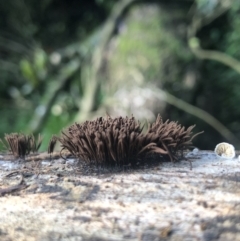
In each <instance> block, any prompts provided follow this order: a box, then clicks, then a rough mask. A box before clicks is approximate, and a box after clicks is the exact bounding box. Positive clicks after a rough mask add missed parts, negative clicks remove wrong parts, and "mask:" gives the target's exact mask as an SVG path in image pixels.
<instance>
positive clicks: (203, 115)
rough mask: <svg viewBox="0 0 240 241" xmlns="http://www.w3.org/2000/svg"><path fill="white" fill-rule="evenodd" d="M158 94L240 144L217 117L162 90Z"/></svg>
mask: <svg viewBox="0 0 240 241" xmlns="http://www.w3.org/2000/svg"><path fill="white" fill-rule="evenodd" d="M157 93H158V94H157V97H158V98H160V99H163V100H164V101H166V102H167V103H169V104H171V105H173V106H175V107H177V108H178V109H181V110H183V111H185V112H188V113H189V114H191V115H194V116H196V117H198V118H199V119H201V120H203V121H205V122H206V123H208V124H209V125H210V126H212V127H213V128H214V129H215V130H216V131H217V132H219V133H220V134H221V135H222V136H223V137H225V138H226V139H227V140H228V141H229V142H235V143H239V142H240V141H239V140H238V139H237V138H236V137H235V135H234V134H233V133H232V132H231V131H230V130H228V129H227V128H226V127H225V126H224V125H223V124H222V123H221V122H220V121H218V120H217V119H216V118H215V117H213V116H212V115H210V114H209V113H208V112H206V111H204V110H202V109H200V108H198V107H196V106H193V105H191V104H189V103H187V102H185V101H183V100H181V99H179V98H177V97H175V96H173V95H171V94H169V93H168V92H166V91H163V90H161V89H158V90H157Z"/></svg>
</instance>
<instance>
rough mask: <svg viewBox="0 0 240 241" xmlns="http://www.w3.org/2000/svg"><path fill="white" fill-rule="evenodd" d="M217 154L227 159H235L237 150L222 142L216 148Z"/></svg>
mask: <svg viewBox="0 0 240 241" xmlns="http://www.w3.org/2000/svg"><path fill="white" fill-rule="evenodd" d="M214 151H215V153H216V154H217V155H218V156H220V157H223V158H226V159H233V158H234V157H235V148H234V146H233V145H231V144H229V143H226V142H222V143H219V144H218V145H217V146H216V147H215V150H214Z"/></svg>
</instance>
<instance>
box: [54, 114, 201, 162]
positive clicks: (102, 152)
mask: <svg viewBox="0 0 240 241" xmlns="http://www.w3.org/2000/svg"><path fill="white" fill-rule="evenodd" d="M193 128H194V126H190V127H189V128H185V127H183V126H181V125H180V124H178V123H177V122H173V121H168V120H167V121H166V122H163V120H162V118H161V117H160V115H158V117H157V119H156V121H155V122H154V123H153V124H150V123H149V124H148V130H147V131H146V133H143V126H141V123H140V122H139V121H136V120H135V118H134V117H131V118H128V117H126V118H123V117H118V118H114V119H113V118H111V117H107V118H106V119H104V118H102V117H100V118H98V119H96V120H94V121H86V122H84V123H83V124H78V123H75V124H74V125H72V126H70V127H69V128H68V129H67V130H66V131H63V132H62V135H61V137H58V138H57V139H58V141H59V142H60V143H61V147H62V150H67V151H69V152H70V153H71V154H72V155H73V156H75V157H77V158H79V159H80V160H83V161H85V162H88V163H95V164H97V165H102V164H104V165H111V166H113V165H114V166H123V165H131V166H135V165H137V164H139V162H141V161H144V159H146V158H147V157H148V156H149V155H152V154H155V155H156V154H157V156H159V157H160V158H164V157H165V159H168V160H171V161H173V162H174V161H177V160H179V158H180V157H182V156H183V152H184V151H185V150H186V149H189V148H190V147H192V140H193V138H194V137H196V136H197V135H198V134H200V133H198V134H196V135H193V136H192V129H193Z"/></svg>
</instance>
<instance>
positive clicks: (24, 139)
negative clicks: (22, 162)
mask: <svg viewBox="0 0 240 241" xmlns="http://www.w3.org/2000/svg"><path fill="white" fill-rule="evenodd" d="M5 140H6V144H5V143H4V142H3V141H2V143H3V144H4V146H5V147H6V148H7V149H8V150H9V151H10V152H12V154H13V155H14V156H15V157H20V158H24V157H25V156H26V155H28V154H30V153H31V152H32V153H36V152H37V151H38V149H39V148H40V146H41V144H42V137H41V136H40V135H39V136H38V140H36V139H35V138H34V136H33V135H24V134H22V133H11V134H5Z"/></svg>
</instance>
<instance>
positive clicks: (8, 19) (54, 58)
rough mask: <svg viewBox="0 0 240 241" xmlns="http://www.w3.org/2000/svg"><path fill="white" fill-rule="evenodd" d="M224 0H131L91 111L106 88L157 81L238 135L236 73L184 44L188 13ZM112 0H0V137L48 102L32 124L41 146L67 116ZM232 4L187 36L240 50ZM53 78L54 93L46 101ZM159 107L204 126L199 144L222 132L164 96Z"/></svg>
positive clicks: (26, 128)
mask: <svg viewBox="0 0 240 241" xmlns="http://www.w3.org/2000/svg"><path fill="white" fill-rule="evenodd" d="M223 1H224V0H223ZM223 1H221V0H216V1H210V0H190V1H178V0H171V1H165V0H159V1H140V2H139V1H137V2H136V3H135V6H133V7H132V8H131V9H130V11H129V12H126V13H125V15H123V16H121V18H120V19H118V23H117V24H116V29H115V32H114V33H113V34H112V40H113V41H112V42H111V41H110V44H109V47H108V48H107V51H106V56H104V63H103V66H102V69H101V73H100V74H99V81H101V86H100V87H99V89H98V92H97V97H96V103H95V105H94V110H93V111H96V113H98V112H97V111H98V110H100V109H101V108H103V106H104V101H105V99H106V97H108V96H112V95H114V93H115V92H116V91H117V90H118V89H119V88H121V87H122V86H127V85H133V86H135V85H136V86H140V87H143V86H147V85H148V84H155V85H156V86H157V87H159V88H163V89H164V90H166V91H168V92H170V93H171V94H174V95H175V96H177V97H178V98H180V99H183V100H185V101H186V102H188V103H191V104H193V105H195V106H198V107H200V108H202V109H203V110H206V111H208V112H209V113H211V114H212V115H213V116H215V117H216V118H217V119H219V120H220V121H221V122H222V123H224V124H225V125H226V127H228V128H229V129H230V130H231V131H232V132H234V134H236V136H237V137H238V138H239V139H240V123H239V122H238V119H239V117H240V109H239V108H238V103H239V101H240V91H239V89H240V81H239V74H238V73H236V72H234V71H233V70H232V69H230V68H228V67H226V66H223V65H222V64H221V63H218V62H214V61H210V60H200V59H197V58H196V56H194V55H193V54H192V52H191V51H190V49H189V46H188V27H189V26H190V25H191V23H192V19H193V15H194V14H195V16H201V17H202V18H208V17H209V16H212V15H214V14H215V12H216V11H217V9H218V7H219V6H220V5H221V4H222V2H223ZM116 2H119V1H115V0H90V1H83V0H82V1H81V0H71V1H69V0H58V1H57V0H41V1H32V0H25V1H19V0H11V1H2V2H0V15H1V19H2V21H0V29H1V31H0V78H1V81H0V115H1V122H0V137H3V135H4V133H11V132H20V131H22V132H26V133H28V132H31V131H32V126H33V125H35V124H36V123H37V121H38V119H41V117H42V116H43V115H44V113H45V111H46V110H47V107H48V103H49V102H50V103H51V106H50V108H49V112H48V116H47V117H48V118H47V120H46V122H45V123H44V125H43V126H42V127H41V128H40V131H41V133H42V134H43V135H44V137H45V138H44V143H43V147H42V150H45V149H46V146H47V143H48V140H49V138H50V137H51V135H52V134H58V133H59V132H60V130H61V129H62V128H63V127H66V126H67V125H69V124H71V122H73V121H75V119H74V118H75V116H76V114H77V113H79V112H81V110H80V106H81V105H80V102H81V101H82V99H81V98H82V96H83V95H84V90H85V89H86V86H87V85H88V84H89V83H88V80H89V76H90V75H91V71H92V69H91V68H92V59H91V55H92V54H93V53H94V50H95V48H96V47H97V46H98V45H99V44H100V41H101V36H100V34H99V33H101V26H102V24H104V21H105V20H107V19H108V18H109V16H110V13H111V10H112V9H113V6H114V5H115V4H116ZM193 10H194V11H195V12H194V14H193ZM239 12H240V3H239V1H233V4H232V6H231V8H230V9H229V11H226V12H225V13H223V14H221V15H219V16H217V17H216V18H215V19H214V20H213V21H210V22H209V24H206V25H205V26H203V27H202V28H200V29H199V30H198V31H197V33H196V38H192V39H191V41H192V42H190V44H191V45H193V44H194V46H196V47H197V46H201V47H202V48H204V49H211V50H218V51H221V52H223V53H226V54H228V55H230V56H232V57H234V58H236V59H240V51H239V41H240V32H239V28H240V20H239V18H238V15H239ZM99 29H100V30H99ZM193 40H194V41H193ZM195 40H196V41H195ZM114 41H115V42H114ZM113 43H115V45H114V44H113ZM111 44H113V45H114V47H112V46H111ZM111 48H112V49H111ZM68 65H69V66H68ZM64 78H65V79H66V80H64ZM63 80H64V81H63ZM61 81H62V82H63V86H61V88H60V90H58V92H59V93H58V95H56V98H53V100H52V102H51V101H49V99H50V100H51V97H52V96H53V95H54V93H55V90H57V89H58V86H59V83H60V82H61ZM101 113H102V112H101ZM161 114H162V115H163V116H164V117H166V118H171V119H173V120H179V122H180V123H182V124H185V125H191V124H193V123H196V124H197V126H198V127H197V128H198V129H197V130H199V131H200V130H202V129H204V130H205V133H206V134H205V135H204V136H201V137H199V142H197V145H198V146H199V147H202V148H205V149H212V148H213V147H214V145H215V144H216V143H218V142H220V141H224V139H223V138H222V137H221V136H220V135H219V134H218V133H216V131H215V130H213V129H212V128H211V127H209V126H208V125H206V124H205V123H204V122H203V121H201V120H198V119H196V118H195V117H193V116H190V115H187V114H186V113H184V112H183V111H180V110H178V109H176V108H175V107H173V106H170V105H168V106H167V107H166V109H165V112H164V113H161ZM209 137H211V138H209Z"/></svg>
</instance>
